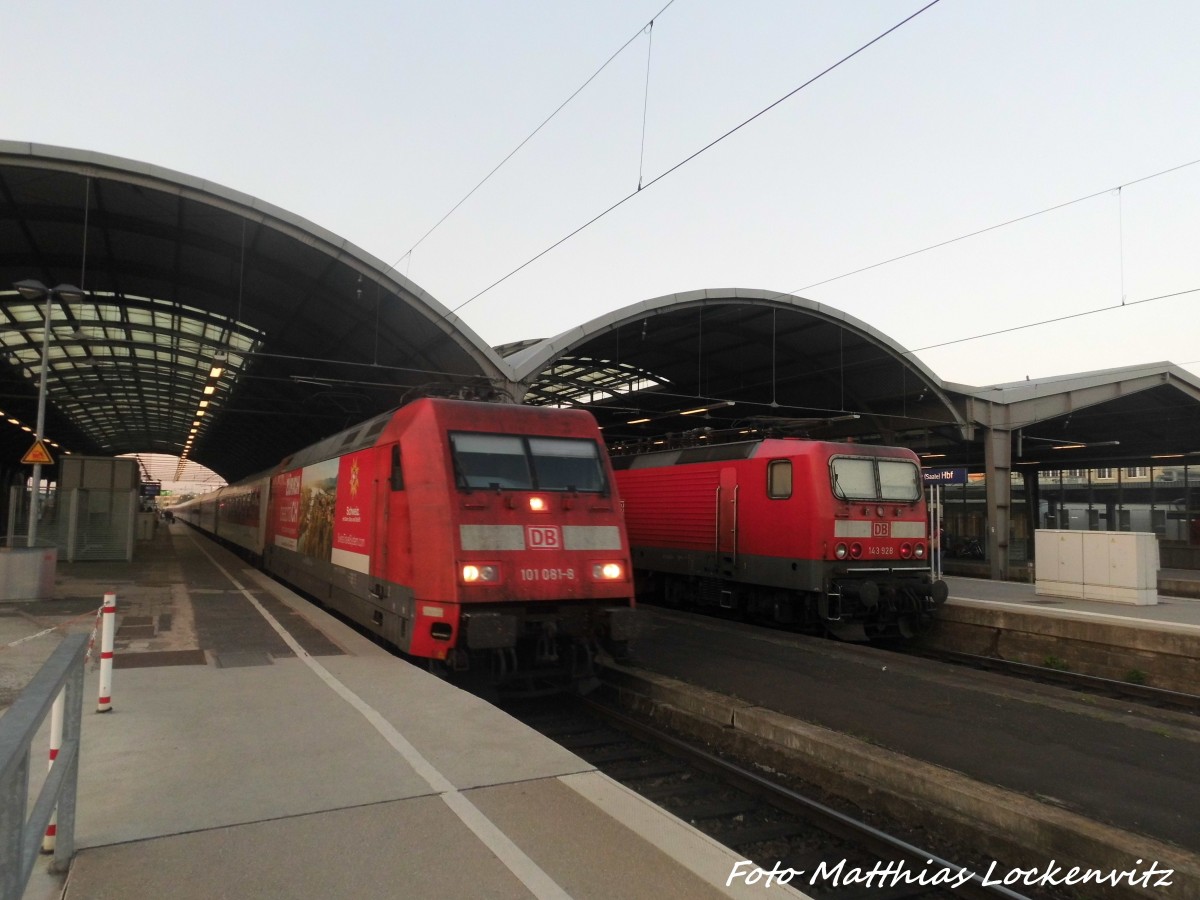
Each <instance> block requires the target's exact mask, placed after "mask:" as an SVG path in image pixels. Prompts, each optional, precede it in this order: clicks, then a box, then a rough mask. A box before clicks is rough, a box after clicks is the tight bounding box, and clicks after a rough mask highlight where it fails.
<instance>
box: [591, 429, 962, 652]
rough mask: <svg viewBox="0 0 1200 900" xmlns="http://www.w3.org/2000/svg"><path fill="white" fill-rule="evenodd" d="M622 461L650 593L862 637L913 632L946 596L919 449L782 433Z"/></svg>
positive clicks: (640, 578)
mask: <svg viewBox="0 0 1200 900" xmlns="http://www.w3.org/2000/svg"><path fill="white" fill-rule="evenodd" d="M613 467H614V469H615V470H616V476H617V484H618V486H619V488H620V492H621V497H622V502H623V504H624V508H625V521H626V527H627V528H628V530H629V541H630V545H631V549H632V552H633V565H634V574H635V583H636V585H637V589H638V596H639V597H642V598H645V599H654V600H657V601H659V602H663V603H665V604H667V605H672V606H675V605H683V604H685V603H696V604H698V605H701V606H710V607H716V608H724V609H729V610H737V611H740V612H741V613H743V614H745V615H747V616H749V617H750V618H752V619H754V620H757V621H762V622H766V623H771V624H777V625H781V626H787V627H793V628H797V629H801V630H807V631H813V632H818V633H829V634H832V635H834V636H836V637H838V638H841V639H843V640H858V641H862V640H870V639H873V638H883V637H892V636H902V637H909V636H912V635H914V634H916V633H917V632H918V631H920V630H921V628H922V627H923V626H925V625H926V624H927V623H928V622H929V621H930V620H931V617H932V616H933V614H934V613H935V611H936V610H937V608H938V607H939V606H941V604H942V603H943V602H945V599H946V597H947V594H948V589H947V587H946V584H945V582H943V581H941V580H940V579H937V578H935V577H934V573H933V567H932V565H931V556H932V553H931V544H930V540H929V535H928V531H929V524H928V520H927V512H926V506H925V496H924V490H923V487H922V482H921V476H920V463H919V460H918V459H917V457H916V455H915V454H914V453H913V452H912V451H910V450H908V449H905V448H902V447H884V446H871V445H864V444H839V443H830V442H824V441H813V440H800V439H774V438H772V439H762V440H753V441H743V442H738V443H728V444H715V445H703V446H696V447H690V448H685V449H676V450H666V451H659V452H653V453H645V454H639V455H631V456H624V457H617V458H615V459H614V460H613Z"/></svg>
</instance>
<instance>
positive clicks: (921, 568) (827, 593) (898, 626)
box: [814, 443, 949, 640]
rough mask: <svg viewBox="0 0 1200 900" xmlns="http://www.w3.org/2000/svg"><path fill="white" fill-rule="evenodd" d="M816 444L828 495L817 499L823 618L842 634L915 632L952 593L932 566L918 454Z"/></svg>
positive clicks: (907, 634)
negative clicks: (822, 526) (823, 512)
mask: <svg viewBox="0 0 1200 900" xmlns="http://www.w3.org/2000/svg"><path fill="white" fill-rule="evenodd" d="M814 449H815V450H816V451H817V452H818V453H819V454H820V455H821V456H822V457H823V458H824V459H825V463H826V466H825V468H826V471H827V473H828V475H827V477H828V486H829V489H830V490H829V494H828V495H826V497H827V498H829V497H831V498H832V503H831V505H828V506H826V505H825V504H822V505H823V506H824V507H825V508H826V509H827V510H828V512H829V518H828V520H827V524H826V527H827V528H828V531H827V532H826V537H825V539H824V541H823V546H822V551H823V556H824V557H825V562H824V585H823V590H822V600H821V606H820V612H821V615H822V618H824V619H826V620H827V622H828V628H829V630H830V631H831V632H833V633H834V634H836V635H838V636H839V637H842V638H844V639H847V640H863V639H866V638H871V637H883V636H891V635H895V634H900V635H902V636H904V637H911V636H913V634H915V633H916V632H917V631H918V630H919V629H920V628H921V627H922V626H923V625H924V624H926V623H928V622H929V621H930V619H931V617H932V615H933V613H934V612H936V610H937V608H938V607H939V606H941V605H942V603H944V602H945V600H946V597H947V595H948V594H949V590H948V588H947V587H946V584H945V582H943V581H941V580H940V579H936V578H934V573H933V567H932V565H931V556H932V545H931V542H930V540H929V521H928V518H927V511H926V506H925V497H924V489H923V486H922V482H921V467H920V461H919V460H918V459H917V456H916V454H914V453H913V452H912V451H911V450H907V449H905V448H902V447H881V446H863V445H857V444H823V443H819V444H815V445H814ZM817 484H818V486H819V485H820V479H817ZM818 489H819V487H818Z"/></svg>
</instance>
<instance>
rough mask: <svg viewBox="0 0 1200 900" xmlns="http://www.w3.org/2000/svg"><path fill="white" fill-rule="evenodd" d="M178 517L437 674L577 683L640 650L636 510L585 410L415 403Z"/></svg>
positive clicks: (198, 503)
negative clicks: (595, 667) (595, 655)
mask: <svg viewBox="0 0 1200 900" xmlns="http://www.w3.org/2000/svg"><path fill="white" fill-rule="evenodd" d="M175 512H176V513H177V514H178V515H180V516H181V517H183V518H184V520H185V521H188V522H190V523H191V524H194V525H196V526H197V527H199V528H201V529H202V530H205V531H208V532H210V533H212V534H214V535H215V536H216V537H217V538H219V539H222V540H224V541H226V542H229V543H232V544H235V545H236V546H238V547H240V548H242V549H243V550H244V551H246V552H247V553H249V554H250V555H251V556H252V557H254V558H256V559H258V560H260V561H261V563H262V565H263V567H264V568H265V569H266V570H267V571H269V572H272V573H273V574H275V575H277V576H279V577H280V578H281V579H282V580H284V581H286V582H288V583H290V584H293V585H295V586H296V587H298V588H300V589H301V590H303V591H305V592H307V593H308V594H309V595H311V596H312V597H314V598H315V599H317V600H318V601H320V602H321V603H323V604H325V605H326V606H329V607H331V608H333V609H334V610H337V611H338V612H339V613H341V614H342V615H343V616H345V617H347V618H349V619H350V620H352V621H353V622H355V623H357V624H358V625H359V626H361V627H362V628H364V629H366V630H368V631H369V632H371V633H372V634H374V635H377V636H378V637H379V638H381V639H382V640H385V641H387V642H388V643H390V644H393V645H395V646H396V647H398V648H399V649H400V650H402V651H404V652H405V653H406V654H409V655H410V656H413V657H418V658H422V659H426V660H429V661H431V663H436V665H435V666H433V667H436V668H440V667H445V668H446V669H449V670H453V671H463V670H468V669H469V670H473V671H474V672H476V673H478V672H480V671H483V672H484V673H486V674H488V675H489V676H490V677H491V678H492V680H493V681H494V682H495V683H503V684H509V685H512V684H514V683H515V682H517V681H525V682H526V684H525V685H523V686H524V687H528V686H529V682H531V681H536V682H537V683H538V684H548V683H550V682H551V681H553V680H555V679H557V680H559V681H562V680H575V681H577V680H579V679H581V678H584V677H586V676H587V675H588V674H589V673H590V671H591V662H592V651H593V650H594V649H595V647H596V645H597V643H598V642H603V643H604V644H605V645H606V646H607V649H608V650H609V651H610V652H613V653H614V654H617V655H620V654H622V652H623V650H624V648H625V646H626V644H627V642H628V640H629V638H630V636H631V634H632V629H633V596H632V595H633V588H632V584H631V580H630V566H629V549H628V542H627V540H626V537H625V529H624V525H623V522H622V520H621V511H620V505H619V502H618V499H617V495H616V489H615V485H614V481H613V477H612V472H611V469H610V467H609V464H608V459H607V454H606V453H605V452H604V450H603V445H602V443H601V440H600V432H599V430H598V429H597V427H596V424H595V420H594V419H593V418H592V416H591V415H590V414H589V413H587V412H583V411H580V410H557V409H545V408H534V407H528V406H515V405H511V404H489V403H475V402H468V401H457V400H441V399H430V398H426V399H422V400H417V401H415V402H413V403H410V404H408V405H406V406H404V407H401V408H400V409H398V410H396V411H394V412H390V413H387V414H385V415H381V416H378V417H376V418H374V419H371V420H369V421H367V422H364V423H362V424H361V425H359V426H356V427H355V428H352V429H350V430H348V431H345V432H342V433H340V434H336V435H334V436H332V437H330V438H327V439H325V440H324V441H322V442H320V443H318V444H315V445H313V446H312V447H309V448H307V449H305V450H302V451H300V452H298V453H296V454H294V455H292V456H290V457H288V458H287V459H285V460H284V461H283V462H282V463H280V465H279V466H277V467H276V468H275V469H273V470H271V471H270V472H267V473H264V474H262V475H259V476H256V477H254V478H251V479H248V480H247V481H245V482H243V483H240V484H236V485H231V486H229V487H226V488H222V489H220V490H219V491H215V492H213V493H212V494H208V495H205V496H203V497H200V498H198V499H196V500H194V501H192V502H191V503H189V504H186V505H185V506H182V507H180V508H177V509H176V510H175Z"/></svg>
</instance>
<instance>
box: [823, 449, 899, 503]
mask: <svg viewBox="0 0 1200 900" xmlns="http://www.w3.org/2000/svg"><path fill="white" fill-rule="evenodd" d="M829 473H830V477H831V479H832V481H833V492H834V494H836V495H837V496H838V497H840V498H841V499H843V500H870V501H876V500H891V501H893V502H895V501H900V502H904V503H913V502H915V501H916V500H918V499H920V497H921V486H920V483H921V478H920V472H919V471H918V470H917V466H916V464H915V463H912V462H909V461H908V460H902V459H874V458H866V457H849V456H837V457H834V458H833V459H832V460H830V462H829Z"/></svg>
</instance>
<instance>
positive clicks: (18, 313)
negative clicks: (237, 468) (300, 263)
mask: <svg viewBox="0 0 1200 900" xmlns="http://www.w3.org/2000/svg"><path fill="white" fill-rule="evenodd" d="M44 321H45V303H44V301H38V302H35V303H30V302H29V301H27V300H25V299H24V298H22V297H21V296H20V295H19V294H18V293H17V292H16V291H2V292H0V322H3V323H4V324H5V325H6V326H7V327H5V328H3V329H0V353H3V354H5V355H6V358H7V360H8V361H9V363H10V364H14V365H16V366H17V367H18V368H20V369H23V370H24V373H25V375H26V377H27V378H29V379H31V380H34V381H35V382H36V380H37V379H40V376H41V368H42V340H43V337H44V328H43V322H44ZM263 339H264V335H263V334H262V333H260V332H259V331H257V330H256V329H254V328H251V327H250V326H248V325H246V324H245V323H241V322H236V321H234V320H232V319H228V318H225V317H222V316H219V315H216V314H213V313H205V312H202V311H200V310H198V309H195V308H194V307H187V306H184V305H182V304H178V303H173V302H170V301H166V300H159V299H155V298H149V297H136V296H130V295H124V296H115V295H111V294H90V295H87V296H85V297H84V298H82V300H80V301H71V302H64V300H63V298H62V297H61V296H57V295H56V296H55V298H54V302H53V304H52V306H51V333H50V344H49V348H48V350H47V353H46V363H47V366H48V369H47V373H46V378H47V388H48V391H47V396H48V397H51V398H53V401H52V402H53V403H54V405H55V407H56V408H57V409H58V410H59V411H60V412H61V413H62V414H63V415H65V416H67V417H68V418H69V419H70V420H71V421H72V422H73V423H74V424H76V425H77V426H79V427H80V429H81V430H83V431H84V432H85V433H90V434H94V435H97V436H99V443H100V444H101V445H102V446H106V447H117V446H144V447H147V448H151V449H157V448H166V447H177V448H178V449H179V451H180V452H183V453H185V455H186V451H185V447H186V442H187V439H188V435H189V431H190V429H191V422H192V421H194V420H195V417H196V412H197V409H198V405H199V402H200V400H201V399H205V400H207V401H209V405H208V407H207V410H206V411H207V412H215V411H217V409H219V407H220V404H221V402H222V398H223V397H225V396H228V392H229V390H230V389H231V388H232V387H233V386H234V385H235V384H236V383H237V380H238V377H239V375H240V372H241V371H242V369H243V367H244V364H245V360H246V356H247V354H252V353H254V352H257V351H258V350H259V349H260V348H261V347H262V344H263ZM219 358H223V359H224V362H223V363H222V366H223V368H224V369H225V371H224V372H223V373H222V375H221V376H220V378H219V379H215V383H216V385H217V390H216V391H215V392H214V393H213V394H211V395H207V396H206V395H204V393H203V390H204V387H205V385H206V384H209V383H210V381H213V379H210V377H209V371H210V369H211V368H212V366H213V363H214V360H217V359H219ZM210 419H211V417H209V416H205V417H201V419H200V421H201V425H200V431H201V432H203V430H204V424H205V422H206V421H208V420H210ZM32 424H33V423H26V422H18V423H17V427H21V426H24V427H29V426H31V425H32ZM5 427H11V426H9V425H5ZM46 438H47V439H48V440H53V439H54V435H52V434H49V433H47V434H46ZM65 449H68V450H69V449H70V448H65ZM177 465H178V464H177Z"/></svg>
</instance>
